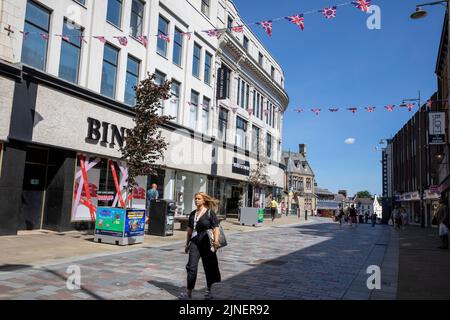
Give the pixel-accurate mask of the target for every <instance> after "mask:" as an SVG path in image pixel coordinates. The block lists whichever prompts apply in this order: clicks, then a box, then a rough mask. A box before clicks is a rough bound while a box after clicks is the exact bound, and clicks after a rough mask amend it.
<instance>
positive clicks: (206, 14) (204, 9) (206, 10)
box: [202, 0, 209, 17]
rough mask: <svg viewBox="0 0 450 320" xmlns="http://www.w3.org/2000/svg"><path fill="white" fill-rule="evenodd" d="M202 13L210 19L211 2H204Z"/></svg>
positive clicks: (206, 0)
mask: <svg viewBox="0 0 450 320" xmlns="http://www.w3.org/2000/svg"><path fill="white" fill-rule="evenodd" d="M202 13H203V14H204V15H205V16H207V17H209V0H202Z"/></svg>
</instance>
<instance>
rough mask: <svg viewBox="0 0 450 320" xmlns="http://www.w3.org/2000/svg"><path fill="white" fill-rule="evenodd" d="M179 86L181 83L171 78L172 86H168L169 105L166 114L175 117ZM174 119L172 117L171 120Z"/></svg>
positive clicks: (178, 105) (178, 99)
mask: <svg viewBox="0 0 450 320" xmlns="http://www.w3.org/2000/svg"><path fill="white" fill-rule="evenodd" d="M180 88H181V83H179V82H177V81H175V80H173V81H172V86H171V87H170V94H171V98H170V107H169V110H168V115H169V116H171V117H175V118H176V117H177V116H178V108H179V107H180ZM174 120H175V121H176V119H173V120H172V121H174Z"/></svg>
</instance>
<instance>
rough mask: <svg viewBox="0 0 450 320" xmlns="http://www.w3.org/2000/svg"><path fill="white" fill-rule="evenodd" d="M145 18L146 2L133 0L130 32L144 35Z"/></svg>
mask: <svg viewBox="0 0 450 320" xmlns="http://www.w3.org/2000/svg"><path fill="white" fill-rule="evenodd" d="M143 20H144V3H143V2H142V1H141V0H133V3H132V4H131V20H130V33H131V35H132V36H133V37H139V36H142V22H143Z"/></svg>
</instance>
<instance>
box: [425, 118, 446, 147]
mask: <svg viewBox="0 0 450 320" xmlns="http://www.w3.org/2000/svg"><path fill="white" fill-rule="evenodd" d="M428 117H429V133H428V144H431V145H439V144H445V112H430V113H429V114H428Z"/></svg>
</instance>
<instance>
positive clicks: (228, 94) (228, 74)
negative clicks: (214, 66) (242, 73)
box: [222, 64, 231, 99]
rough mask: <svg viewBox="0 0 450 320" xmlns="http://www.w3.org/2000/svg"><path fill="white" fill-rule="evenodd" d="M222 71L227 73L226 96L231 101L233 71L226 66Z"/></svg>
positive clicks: (223, 66)
mask: <svg viewBox="0 0 450 320" xmlns="http://www.w3.org/2000/svg"><path fill="white" fill-rule="evenodd" d="M222 69H224V71H225V77H226V82H227V84H226V89H227V92H226V96H227V98H228V99H229V98H230V84H231V70H230V68H228V67H227V66H226V65H224V64H222Z"/></svg>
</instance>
